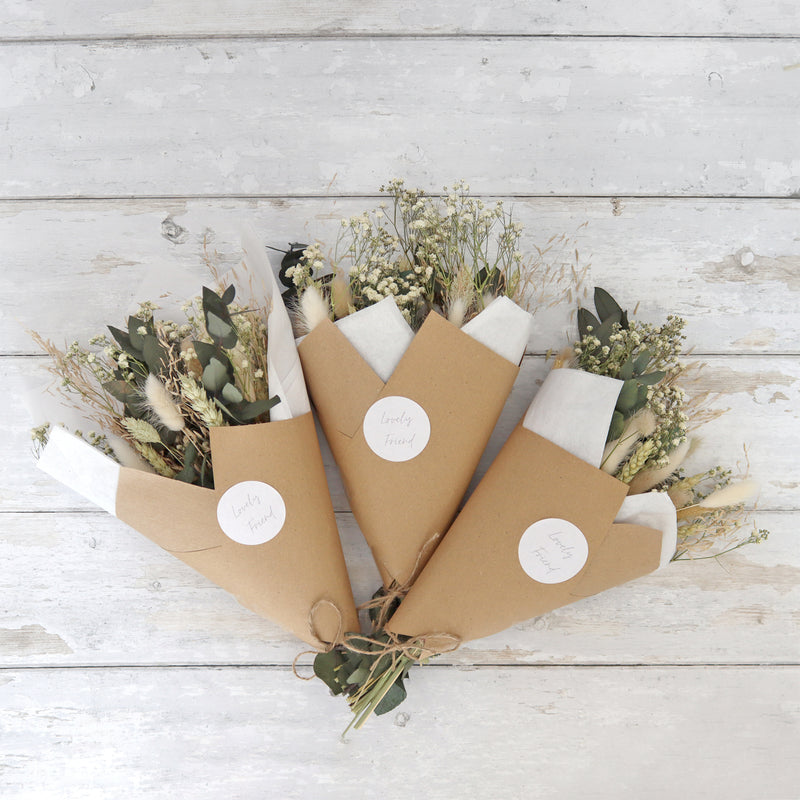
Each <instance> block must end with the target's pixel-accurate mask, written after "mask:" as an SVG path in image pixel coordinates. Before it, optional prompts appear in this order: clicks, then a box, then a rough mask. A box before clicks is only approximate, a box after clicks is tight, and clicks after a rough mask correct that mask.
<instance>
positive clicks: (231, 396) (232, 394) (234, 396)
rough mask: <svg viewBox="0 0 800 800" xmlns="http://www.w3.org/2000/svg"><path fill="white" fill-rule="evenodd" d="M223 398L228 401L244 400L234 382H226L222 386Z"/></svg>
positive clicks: (238, 401) (237, 401) (239, 401)
mask: <svg viewBox="0 0 800 800" xmlns="http://www.w3.org/2000/svg"><path fill="white" fill-rule="evenodd" d="M222 399H223V400H225V401H227V402H228V403H234V404H236V403H241V402H242V400H244V397H242V393H241V392H240V391H239V390H238V389H237V388H236V387H235V386H234V385H233V384H232V383H226V384H225V385H224V386H223V387H222Z"/></svg>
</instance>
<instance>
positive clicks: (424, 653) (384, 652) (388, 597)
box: [292, 533, 461, 682]
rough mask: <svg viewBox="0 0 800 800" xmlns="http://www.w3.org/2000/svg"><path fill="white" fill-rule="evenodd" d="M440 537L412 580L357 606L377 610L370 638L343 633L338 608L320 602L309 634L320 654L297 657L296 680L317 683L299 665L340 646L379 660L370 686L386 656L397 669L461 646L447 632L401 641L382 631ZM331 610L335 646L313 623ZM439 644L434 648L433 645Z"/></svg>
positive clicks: (307, 652)
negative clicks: (335, 625)
mask: <svg viewBox="0 0 800 800" xmlns="http://www.w3.org/2000/svg"><path fill="white" fill-rule="evenodd" d="M440 537H441V534H440V533H434V534H433V535H432V536H431V537H430V538H429V539H428V540H427V541H426V542H425V543H424V544H423V545H422V547H421V548H420V550H419V553H417V558H416V560H415V562H414V567H413V569H412V570H411V574H410V577H409V578H408V580H407V581H405V582H404V583H403V584H399V583H398V582H397V581H392V582H391V584H390V585H389V587H388V588H387V589H385V591H384V593H383V594H381V595H380V596H379V597H375V598H372V599H371V600H367V601H366V602H365V603H362V604H361V605H359V606H358V610H359V611H365V610H366V611H369V610H370V609H373V608H377V609H378V614H377V617H376V619H375V621H374V622H373V624H372V632H371V634H361V633H344V631H343V625H344V618H343V616H342V612H341V610H340V609H339V607H338V606H337V605H336V604H335V603H333V602H331V601H330V600H318V601H317V602H316V603H315V604H314V605H313V606H312V607H311V609H310V611H309V612H308V630H309V632H310V633H311V636H312V637H313V638H314V639H316V640H317V641H318V642H319V643H320V646H319V649H318V650H304V651H303V652H301V653H298V654H297V656H296V657H295V659H294V661H293V662H292V671H293V672H294V674H295V676H296V677H298V678H300V679H301V680H304V681H311V680H314V678H315V677H316V676H315V675H310V676H305V675H300V673H298V671H297V662H298V660H299V659H300V658H302V657H303V656H305V655H310V654H314V655H316V654H317V653H329V652H330V651H331V650H333V649H334V648H335V647H336V646H337V645H338V644H342V645H343V646H344V647H345V648H346V649H347V650H349V651H351V652H353V653H358V654H359V655H371V656H376V658H375V660H374V661H373V663H372V666H371V668H370V670H369V674H368V678H367V682H368V681H370V680H372V679H373V678H374V677H375V672H376V670H377V667H378V662H379V661H382V660H383V656H388V657H389V659H390V665H391V667H394V666H396V665H397V664H398V663H399V662H400V660H407V661H425V660H426V659H428V658H431V657H433V656H437V655H442V654H443V653H452V652H454V651H455V650H458V648H459V647H460V646H461V639H460V638H459V637H458V636H455V635H454V634H452V633H447V632H444V631H440V632H435V633H434V632H432V633H426V634H422V635H420V636H415V637H414V638H412V639H405V640H404V639H401V638H400V636H399V635H398V634H396V633H393V632H391V631H384V630H383V628H384V626H385V625H386V623H387V622H388V621H389V617H390V615H391V612H392V607H393V605H394V603H395V602H396V601H398V600H400V601H402V599H403V598H404V597H405V596H406V595H407V594H408V592H409V590H410V589H411V586H412V585H413V583H414V581H415V580H416V577H417V574H418V572H419V570H420V568H421V566H422V565H423V564H424V561H425V560H426V556H427V555H428V551H429V550H430V548H431V547H433V546H434V545H435V544H436V542H437V541H438V539H439V538H440ZM324 606H328V607H330V608H332V609H333V610H334V611H335V612H336V615H337V618H338V623H339V624H338V629H337V632H336V636H335V637H334V640H333V641H332V642H325V641H324V640H323V639H322V638H321V637H320V636H319V634H318V633H317V629H316V624H315V621H314V618H315V615H316V614H317V612H318V611H319V610H320V608H322V607H324ZM377 633H381V634H382V636H383V637H384V638H385V639H386V641H382V640H380V639H377V638H376V636H375V635H376V634H377ZM434 642H435V643H436V644H433V643H434Z"/></svg>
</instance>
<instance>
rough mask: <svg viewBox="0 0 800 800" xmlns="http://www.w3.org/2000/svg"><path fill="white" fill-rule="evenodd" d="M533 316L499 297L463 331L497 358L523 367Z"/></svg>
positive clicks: (510, 301) (463, 328) (512, 302)
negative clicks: (495, 354) (499, 357)
mask: <svg viewBox="0 0 800 800" xmlns="http://www.w3.org/2000/svg"><path fill="white" fill-rule="evenodd" d="M532 323H533V316H532V315H531V314H529V313H528V312H527V311H525V310H524V309H522V308H520V307H519V306H518V305H517V304H516V303H515V302H514V301H513V300H509V299H508V298H507V297H498V298H496V299H495V300H493V301H492V302H491V303H489V305H488V306H486V308H484V309H483V311H481V313H480V314H478V315H477V316H476V317H473V318H472V319H471V320H470V321H469V322H467V323H466V324H465V325H463V326H462V327H461V330H462V331H463V332H464V333H466V334H467V335H468V336H471V337H472V338H473V339H475V341H476V342H480V343H481V344H482V345H485V346H486V347H488V348H489V349H490V350H492V351H493V352H495V353H497V355H499V356H502V357H503V358H506V359H508V360H509V361H510V362H511V363H512V364H519V362H520V360H521V359H522V356H523V355H524V354H525V348H526V347H527V346H528V340H529V339H530V335H531V325H532Z"/></svg>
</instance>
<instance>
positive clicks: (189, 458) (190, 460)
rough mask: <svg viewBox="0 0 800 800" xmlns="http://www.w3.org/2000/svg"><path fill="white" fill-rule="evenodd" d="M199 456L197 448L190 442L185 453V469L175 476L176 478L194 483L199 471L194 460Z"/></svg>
mask: <svg viewBox="0 0 800 800" xmlns="http://www.w3.org/2000/svg"><path fill="white" fill-rule="evenodd" d="M195 458H197V448H196V447H195V446H194V445H193V444H192V443H191V442H188V443H187V445H186V450H185V451H184V453H183V469H182V470H181V471H180V472H179V473H178V474H177V475H176V476H175V480H178V481H183V482H184V483H194V479H195V477H196V476H197V471H196V470H195V468H194V460H195Z"/></svg>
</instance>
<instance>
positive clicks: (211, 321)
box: [206, 311, 239, 349]
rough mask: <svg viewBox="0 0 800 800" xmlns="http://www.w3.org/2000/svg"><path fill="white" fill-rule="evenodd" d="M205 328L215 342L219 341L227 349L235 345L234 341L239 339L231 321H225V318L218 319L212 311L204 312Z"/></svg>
mask: <svg viewBox="0 0 800 800" xmlns="http://www.w3.org/2000/svg"><path fill="white" fill-rule="evenodd" d="M206 330H207V331H208V335H209V336H210V337H211V338H212V339H213V340H214V341H215V342H219V343H220V344H221V345H222V347H226V348H228V349H230V348H232V347H236V342H238V341H239V337H238V335H237V333H236V329H235V328H234V327H233V323H228V322H225V320H223V319H220V318H219V317H218V316H217V315H216V314H215V313H214V312H213V311H209V312H208V313H207V314H206Z"/></svg>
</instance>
